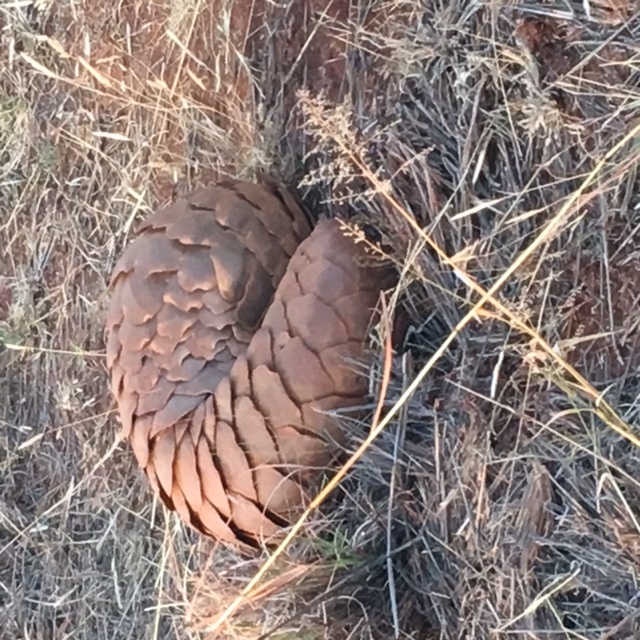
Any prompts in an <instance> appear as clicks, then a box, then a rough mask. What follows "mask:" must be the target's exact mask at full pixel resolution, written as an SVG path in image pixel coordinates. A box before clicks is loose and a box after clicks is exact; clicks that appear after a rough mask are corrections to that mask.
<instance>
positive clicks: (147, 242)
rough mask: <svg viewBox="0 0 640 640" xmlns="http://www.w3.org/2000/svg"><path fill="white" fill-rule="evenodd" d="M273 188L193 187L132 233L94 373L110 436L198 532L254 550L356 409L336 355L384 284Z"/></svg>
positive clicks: (361, 333) (357, 250) (354, 393)
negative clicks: (336, 415)
mask: <svg viewBox="0 0 640 640" xmlns="http://www.w3.org/2000/svg"><path fill="white" fill-rule="evenodd" d="M363 257H364V250H363V249H362V248H361V247H360V246H359V245H356V244H355V243H354V242H353V241H352V240H351V239H349V238H346V237H345V236H344V235H343V233H342V232H341V230H340V228H339V224H338V223H337V222H336V221H334V220H331V221H324V222H321V223H319V224H318V226H317V227H316V228H315V229H314V230H313V232H312V233H310V228H309V225H308V222H307V220H306V218H305V216H304V214H303V213H302V211H301V210H300V209H299V208H298V206H297V205H296V203H295V201H294V200H293V199H292V198H291V196H290V195H288V194H286V192H283V191H278V190H276V189H275V188H274V187H263V186H259V185H255V184H252V183H246V182H239V181H227V182H224V183H220V184H219V185H216V186H213V187H206V188H201V189H198V190H196V191H194V192H193V193H191V194H190V195H189V196H187V197H186V198H182V199H179V200H177V201H176V202H175V203H173V204H172V205H170V206H168V207H166V208H164V209H162V210H160V211H158V212H157V213H155V214H154V215H152V216H151V217H150V218H149V219H148V220H146V221H145V222H144V224H143V225H142V227H141V229H140V230H139V234H138V236H137V238H136V239H135V240H134V241H133V242H132V243H131V244H130V245H129V246H128V247H127V248H126V250H125V252H124V254H123V255H122V257H121V259H120V260H119V262H118V264H117V265H116V268H115V270H114V273H113V276H112V282H111V288H112V298H111V306H110V310H109V315H108V319H107V333H108V341H107V364H108V367H109V370H110V373H111V385H112V391H113V393H114V395H115V398H116V401H117V404H118V409H119V412H120V416H121V419H122V425H123V436H124V437H125V438H127V439H128V440H129V442H130V443H131V445H132V448H133V451H134V453H135V456H136V458H137V460H138V462H139V464H140V466H141V467H142V468H143V469H144V471H145V473H146V474H147V476H148V477H149V480H150V482H151V484H152V485H153V487H154V489H155V490H156V492H157V493H158V495H159V496H160V497H161V498H162V500H163V501H164V503H165V504H166V505H167V506H168V507H169V508H171V509H175V510H176V511H177V512H178V513H179V514H180V516H181V517H182V518H183V519H184V520H185V521H186V522H188V523H189V524H190V525H192V526H193V527H195V528H196V529H198V530H200V531H202V532H203V533H205V534H208V535H210V536H213V537H215V538H217V539H220V540H222V541H225V542H228V543H250V544H252V543H255V542H261V541H263V540H265V539H268V538H270V537H272V536H274V535H277V534H278V533H279V532H280V531H281V527H282V526H283V525H286V524H287V523H289V522H291V521H292V519H294V518H295V516H296V515H297V514H298V513H299V512H300V510H301V508H302V507H303V506H304V504H305V502H306V496H305V489H306V488H307V487H309V486H310V484H312V482H313V479H314V477H315V476H316V475H317V473H318V467H323V466H325V465H327V464H328V463H329V462H330V461H331V459H332V457H333V455H334V453H335V446H333V445H335V444H336V443H339V442H340V441H341V439H342V437H341V435H342V434H341V432H340V429H339V428H338V425H337V424H336V422H335V421H334V420H332V419H331V418H330V417H329V416H327V415H326V414H324V413H321V412H319V410H320V411H323V410H332V409H337V408H342V407H347V406H353V405H357V404H360V403H361V402H362V400H363V398H364V396H365V395H366V384H365V381H364V380H363V379H362V378H361V377H359V376H357V375H356V374H355V373H354V372H353V370H352V368H351V367H350V365H349V363H348V362H347V359H349V358H359V357H361V356H362V355H363V347H364V340H365V338H366V333H367V329H368V326H369V322H370V320H371V313H372V310H373V308H374V307H375V305H376V303H377V299H378V296H379V292H380V289H381V287H382V286H383V285H384V283H385V277H384V276H385V275H386V273H384V272H381V271H380V269H379V268H375V267H373V266H371V265H369V266H367V264H366V263H365V261H364V260H363Z"/></svg>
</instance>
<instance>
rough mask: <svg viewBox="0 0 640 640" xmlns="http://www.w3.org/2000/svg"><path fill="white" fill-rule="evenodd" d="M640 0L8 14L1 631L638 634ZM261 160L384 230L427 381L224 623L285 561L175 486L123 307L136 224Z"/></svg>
mask: <svg viewBox="0 0 640 640" xmlns="http://www.w3.org/2000/svg"><path fill="white" fill-rule="evenodd" d="M633 11H634V9H633V7H632V3H631V1H630V0H590V2H588V1H585V2H568V1H563V2H561V1H557V2H553V1H552V0H549V1H544V2H543V1H540V2H533V3H526V2H519V1H517V0H514V1H512V2H506V1H505V2H490V1H489V0H487V1H486V2H483V1H480V2H465V1H463V0H457V1H454V2H449V1H447V0H422V2H420V1H419V0H389V1H380V2H378V1H375V0H357V1H354V2H351V3H347V2H344V1H343V0H333V1H331V0H285V1H284V2H282V3H271V2H264V1H262V0H255V2H253V3H249V2H246V3H245V2H240V1H238V2H233V0H211V1H209V0H155V1H153V2H135V1H134V0H114V2H102V3H100V2H96V1H95V0H82V1H77V0H57V1H55V2H52V1H48V0H34V1H32V2H30V1H25V2H3V3H2V4H1V5H0V24H1V26H2V31H1V35H0V37H1V39H2V49H1V53H0V56H1V60H0V69H1V70H2V71H1V72H0V158H1V162H0V173H1V183H2V189H1V190H0V245H1V246H2V250H1V252H0V338H1V339H2V340H3V342H4V343H5V345H6V349H5V350H4V353H3V354H2V355H1V356H0V358H1V360H0V362H1V367H2V368H1V369H0V398H2V400H1V403H0V638H2V640H4V639H5V638H6V639H7V640H13V639H16V638H24V639H25V640H26V639H29V640H35V639H42V640H49V639H55V640H62V639H63V638H65V639H66V638H69V639H70V638H74V639H78V640H120V639H126V638H129V639H134V638H135V639H140V638H154V639H155V638H163V639H167V640H168V639H169V638H180V639H183V638H191V639H196V638H213V637H228V638H258V637H260V638H267V637H270V638H279V639H285V638H301V639H309V640H311V639H316V638H318V639H319V638H330V639H337V638H354V639H355V638H391V637H398V638H421V639H422V638H444V639H447V640H453V639H457V638H510V637H523V638H572V639H573V638H580V639H583V638H588V639H594V640H595V639H601V640H605V639H608V640H613V639H622V638H634V637H640V618H639V615H638V614H639V613H640V587H639V578H640V560H639V558H640V521H639V517H640V484H639V481H638V478H639V477H640V454H639V452H638V445H639V443H640V441H639V440H638V439H637V438H635V439H634V435H633V434H634V433H637V427H636V426H635V425H636V424H637V423H638V411H639V394H640V378H639V374H638V370H639V369H638V368H639V366H640V349H639V345H638V335H639V333H638V325H639V323H640V305H639V298H640V196H639V186H640V185H639V184H638V177H637V167H638V160H639V158H640V151H639V147H638V139H639V134H640V119H639V118H638V114H639V113H640V111H639V105H640V85H639V84H638V78H639V75H638V65H639V63H640V50H639V49H638V45H637V43H638V42H640V18H639V16H638V14H637V13H636V14H634V13H633ZM321 92H323V96H321V95H320V93H321ZM260 171H266V172H269V173H272V174H276V175H279V176H280V177H281V178H282V179H284V180H285V181H286V182H287V183H289V184H291V185H294V186H298V188H299V193H300V194H301V195H302V196H303V197H304V199H305V201H306V203H307V205H308V206H309V208H311V209H312V210H314V211H316V212H318V214H320V213H323V214H329V215H336V214H340V215H342V216H349V217H352V219H353V220H354V221H355V222H358V223H363V222H366V223H369V224H373V225H375V226H376V227H377V228H378V229H379V230H380V231H381V232H382V236H383V240H384V243H386V244H387V245H388V246H389V247H390V248H391V250H392V251H393V255H394V257H395V259H396V260H397V261H398V265H399V267H400V268H401V269H402V271H403V274H404V275H403V280H402V286H401V287H400V289H399V291H398V293H399V298H398V300H392V301H390V305H389V306H390V307H395V308H397V309H404V310H405V311H407V312H408V313H409V316H410V318H411V324H412V328H411V329H410V331H409V334H408V344H409V346H410V349H409V350H408V351H406V352H405V353H404V354H400V353H398V355H397V357H395V359H394V361H393V375H392V379H391V383H390V387H389V392H388V394H387V399H386V403H385V406H386V408H387V410H391V409H392V407H393V406H394V403H395V402H396V401H397V400H398V399H399V398H400V396H401V394H402V392H403V390H404V389H406V388H407V387H408V386H409V385H410V384H411V383H412V381H416V380H417V384H416V385H415V386H416V389H415V391H414V392H413V393H412V394H411V395H410V397H409V399H408V400H407V401H403V402H401V406H399V407H397V408H399V410H397V411H395V413H394V414H393V417H392V419H391V420H390V421H389V424H388V426H387V428H386V429H385V430H384V431H383V432H382V434H381V435H380V436H379V437H378V438H377V439H375V441H374V442H373V444H372V445H371V446H369V447H368V448H367V450H366V452H365V453H364V455H362V456H361V457H360V458H359V460H358V462H357V463H356V464H355V467H354V469H352V471H351V472H350V473H349V475H348V476H347V478H346V480H345V481H344V483H343V484H342V485H341V486H340V488H339V489H337V490H336V491H335V492H333V494H332V495H331V497H330V498H329V500H328V501H327V502H325V504H324V505H323V506H322V508H321V513H320V514H318V515H316V516H315V517H314V518H312V519H311V521H310V523H309V526H308V527H306V528H304V529H303V531H302V532H301V533H300V535H298V536H297V537H296V538H295V540H294V542H293V544H292V545H291V547H290V548H289V550H288V551H287V552H286V553H283V554H281V555H280V556H278V557H277V559H276V562H275V564H274V567H272V569H271V571H270V572H269V573H268V574H267V576H265V579H264V580H262V581H261V583H260V585H259V586H258V588H257V590H253V591H252V593H251V596H250V599H249V602H248V604H245V605H244V606H243V607H241V608H240V610H239V611H237V612H236V615H234V616H233V617H232V618H231V621H230V624H229V625H227V626H226V627H225V630H224V631H223V632H221V633H220V634H219V635H218V633H217V632H214V631H212V629H213V628H215V623H216V620H217V618H218V616H220V615H221V613H222V612H223V611H224V610H225V607H227V606H228V605H229V604H230V602H231V601H232V600H233V598H234V597H235V596H236V595H237V594H238V593H239V592H240V591H241V590H242V588H243V587H244V586H246V584H247V583H248V581H249V580H250V578H251V577H252V576H253V575H254V574H255V572H256V571H257V570H258V569H259V568H260V566H261V564H262V562H263V561H264V560H265V558H266V555H265V556H263V557H261V558H255V559H247V558H239V557H236V556H233V555H231V554H229V553H227V552H224V551H221V550H220V549H218V548H216V546H215V545H214V544H213V543H211V542H209V541H204V540H199V539H197V538H196V536H195V535H194V534H193V533H191V532H189V531H186V530H185V529H184V528H183V527H182V526H181V525H180V524H178V523H177V521H176V520H175V519H174V518H173V517H170V516H168V515H167V514H166V513H165V512H164V511H162V510H161V509H159V508H156V507H155V506H154V505H153V504H152V502H151V499H150V498H151V493H150V491H149V490H148V488H147V486H146V484H145V483H144V482H143V480H142V478H141V474H139V473H138V472H137V470H136V469H135V467H134V463H133V461H132V456H131V455H130V453H129V451H128V450H127V449H126V448H125V447H123V446H122V445H119V444H117V443H115V442H114V436H115V434H116V431H117V425H116V419H115V416H114V415H113V412H112V410H111V409H112V404H111V401H110V398H109V394H108V391H107V387H106V376H105V372H104V364H103V358H102V353H103V335H102V323H103V311H104V301H105V295H106V281H107V277H108V274H109V272H110V270H111V268H112V266H113V263H114V258H115V257H116V256H117V254H118V253H119V251H120V250H121V248H122V246H123V244H124V243H125V242H126V240H127V236H128V233H129V231H130V229H131V227H132V225H133V224H135V222H136V221H137V220H138V219H139V217H140V216H142V215H144V214H145V213H146V212H148V211H149V210H151V209H152V208H154V207H156V206H157V205H158V203H161V202H164V201H166V200H168V199H169V198H171V197H172V196H173V195H174V194H175V193H177V192H180V191H182V190H184V189H187V188H189V187H190V186H191V185H193V184H195V183H198V182H203V181H207V180H211V179H213V178H214V177H215V176H217V175H222V174H231V175H241V176H249V177H251V176H254V175H256V173H258V172H260ZM528 248H530V249H528ZM531 249H533V250H531ZM523 252H526V253H523ZM454 268H455V270H454ZM497 282H500V285H501V286H500V287H498V288H496V291H495V295H494V302H493V303H491V304H487V305H486V306H485V307H484V310H479V309H476V312H475V313H473V314H469V311H470V309H471V308H472V306H473V305H474V304H476V303H477V302H478V300H479V299H480V295H481V294H482V292H483V291H484V290H487V289H489V288H491V287H492V286H493V285H494V284H495V283H497ZM439 346H442V348H441V349H440V350H438V347H439ZM432 356H433V357H432ZM381 357H382V356H381ZM372 373H373V374H375V373H377V372H372ZM379 377H380V376H379V375H373V376H372V379H376V380H377V379H378V378H379ZM348 426H349V427H350V428H351V429H352V433H353V447H354V449H355V448H356V447H357V446H358V445H359V444H360V442H362V439H363V438H364V437H365V436H366V435H367V433H368V432H369V430H370V427H369V426H368V425H348ZM638 436H639V437H640V434H638ZM310 534H313V535H310Z"/></svg>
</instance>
